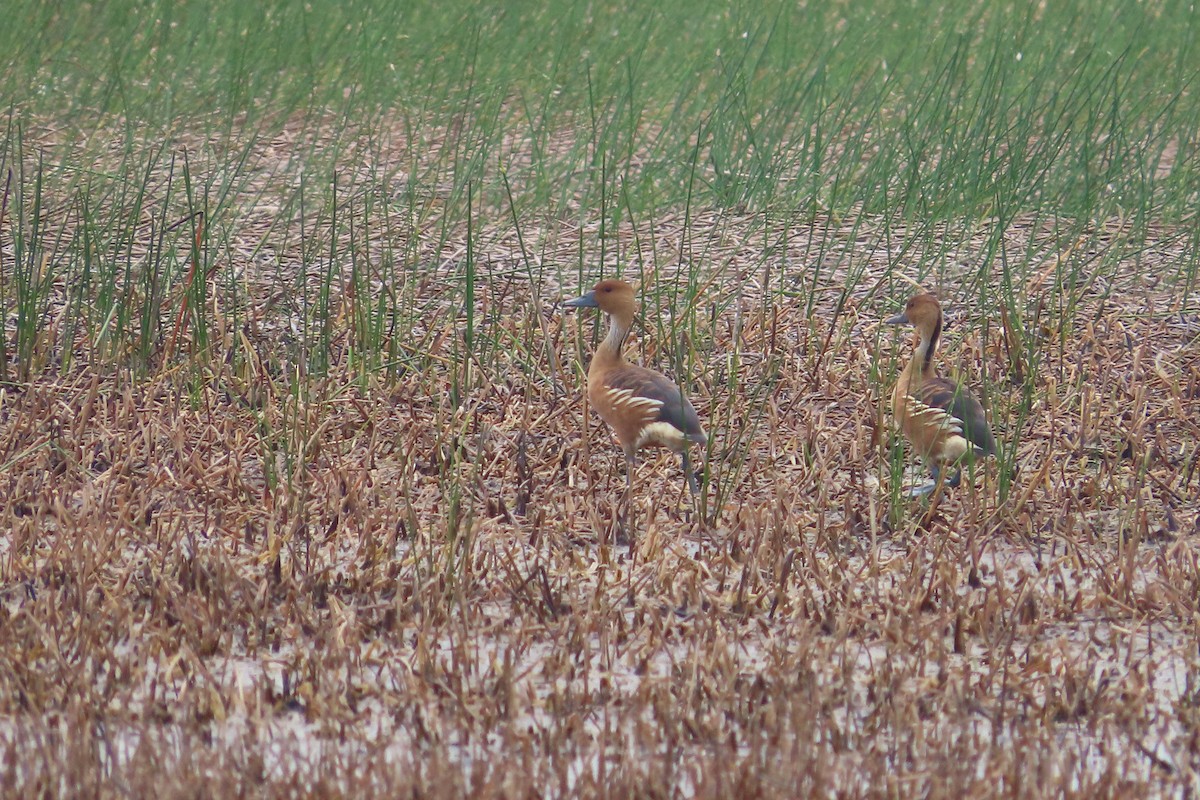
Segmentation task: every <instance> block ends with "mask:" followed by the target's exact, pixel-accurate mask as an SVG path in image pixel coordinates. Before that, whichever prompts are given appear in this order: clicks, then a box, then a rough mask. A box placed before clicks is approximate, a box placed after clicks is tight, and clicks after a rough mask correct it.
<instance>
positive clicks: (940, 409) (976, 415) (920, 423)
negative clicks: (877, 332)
mask: <svg viewBox="0 0 1200 800" xmlns="http://www.w3.org/2000/svg"><path fill="white" fill-rule="evenodd" d="M886 323H887V324H888V325H912V326H913V327H914V328H916V329H917V333H918V334H919V335H920V337H921V339H920V343H919V344H918V345H917V349H916V352H914V353H913V357H912V360H911V361H909V362H908V366H906V367H905V368H904V371H903V372H901V373H900V377H899V379H897V381H896V388H895V389H894V390H893V391H892V415H893V417H894V418H895V419H896V420H897V421H898V422H899V424H900V429H901V430H902V431H903V432H904V436H905V438H907V439H908V441H909V442H911V443H912V446H913V447H914V448H916V450H917V452H918V453H920V454H921V456H922V457H923V458H924V459H925V460H926V462H928V463H929V465H930V467H931V470H932V473H933V483H932V484H930V485H927V486H925V487H919V488H916V489H913V490H912V491H911V493H912V494H914V495H920V494H926V493H928V492H930V491H933V489H934V488H936V486H937V483H938V480H939V478H940V475H941V468H942V467H944V466H947V465H955V466H956V467H957V469H956V471H955V473H954V476H953V477H952V478H951V479H950V480H949V481H948V482H947V483H948V485H950V486H957V485H958V483H959V480H960V479H961V478H962V468H961V466H959V464H960V462H961V461H962V459H963V457H964V456H966V455H967V454H968V453H971V454H972V455H973V456H976V457H982V456H990V455H995V453H996V442H995V440H994V439H993V438H992V431H991V429H990V428H988V423H987V418H986V417H985V416H984V413H983V406H981V405H980V404H979V401H978V400H976V399H975V398H974V397H972V396H971V395H969V394H967V392H966V390H965V389H964V388H963V387H961V386H957V385H956V384H954V383H953V382H952V381H949V380H947V379H945V378H942V377H940V376H939V375H938V374H937V371H936V370H935V369H934V366H933V354H934V351H935V350H936V349H937V344H938V338H939V337H940V336H941V333H942V307H941V305H939V304H938V301H937V298H936V297H934V296H933V295H931V294H919V295H917V296H915V297H913V298H912V299H911V300H909V301H908V305H906V306H905V307H904V312H903V313H902V314H897V315H896V316H894V317H891V318H889V319H887V320H886Z"/></svg>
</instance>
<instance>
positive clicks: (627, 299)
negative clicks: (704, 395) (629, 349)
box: [563, 280, 708, 493]
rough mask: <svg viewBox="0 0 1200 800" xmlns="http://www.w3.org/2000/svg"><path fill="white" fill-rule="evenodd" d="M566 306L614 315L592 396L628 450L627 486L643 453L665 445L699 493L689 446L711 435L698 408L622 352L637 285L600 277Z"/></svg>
mask: <svg viewBox="0 0 1200 800" xmlns="http://www.w3.org/2000/svg"><path fill="white" fill-rule="evenodd" d="M563 305H564V306H567V307H569V308H599V309H600V310H601V311H603V312H604V313H605V314H607V315H608V319H609V328H608V336H606V337H605V339H604V341H603V342H601V344H600V347H599V348H597V350H596V354H595V355H594V356H592V363H591V365H590V366H589V367H588V399H589V400H590V401H591V403H592V406H593V407H594V408H595V409H596V411H597V412H598V413H599V414H600V417H601V419H603V420H604V421H605V422H607V423H608V424H609V425H610V426H611V427H612V429H613V431H615V432H616V434H617V439H618V440H620V442H621V449H623V450H624V451H625V487H626V490H627V491H628V489H629V488H630V486H631V485H632V481H633V478H632V471H633V467H634V464H636V463H637V451H638V450H640V449H641V448H643V447H647V446H650V445H661V446H663V447H667V448H669V449H670V450H673V451H674V452H676V453H678V454H679V456H680V458H681V459H682V461H683V471H684V474H685V475H687V481H688V487H689V488H690V489H691V490H692V492H693V493H697V492H699V487H698V486H697V484H696V476H695V475H693V474H692V471H691V469H690V467H689V465H688V446H689V445H691V444H692V443H696V444H701V445H703V444H705V443H706V442H708V436H706V435H705V433H704V428H703V427H701V425H700V418H699V417H698V416H696V409H694V408H693V407H692V404H691V403H690V402H689V401H688V399H687V398H686V397H685V396H684V395H683V391H682V390H681V389H680V388H679V385H678V384H676V383H675V382H674V381H672V380H670V379H669V378H667V376H665V375H662V374H661V373H658V372H655V371H654V370H652V369H646V368H645V367H639V366H637V365H636V364H630V363H628V362H627V361H626V360H625V359H624V358H623V357H622V355H621V346H622V345H623V344H624V343H625V337H626V336H627V335H628V334H629V329H630V328H631V327H633V317H634V314H635V313H636V311H637V302H636V301H635V300H634V295H633V287H632V286H630V285H629V284H628V283H626V282H625V281H620V280H606V281H600V282H599V283H597V284H596V285H595V287H594V288H593V289H592V290H591V291H590V292H588V293H587V294H585V295H583V296H582V297H577V298H575V299H574V300H567V301H566V302H564V303H563Z"/></svg>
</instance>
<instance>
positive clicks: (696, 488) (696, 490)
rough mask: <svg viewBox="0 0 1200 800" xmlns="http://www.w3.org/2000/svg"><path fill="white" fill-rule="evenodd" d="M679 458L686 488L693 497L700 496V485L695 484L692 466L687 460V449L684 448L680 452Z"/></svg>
mask: <svg viewBox="0 0 1200 800" xmlns="http://www.w3.org/2000/svg"><path fill="white" fill-rule="evenodd" d="M679 458H680V460H681V461H683V474H684V475H686V476H687V482H688V488H689V489H691V490H692V494H693V495H698V494H700V484H699V483H697V482H696V473H694V472H692V464H691V461H690V460H689V459H688V451H687V448H684V449H683V451H682V452H680V454H679Z"/></svg>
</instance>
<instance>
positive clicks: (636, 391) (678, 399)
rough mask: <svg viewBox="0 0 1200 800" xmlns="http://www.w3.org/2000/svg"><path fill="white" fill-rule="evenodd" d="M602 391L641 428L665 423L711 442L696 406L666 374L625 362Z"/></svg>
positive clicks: (622, 414)
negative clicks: (694, 406) (693, 405)
mask: <svg viewBox="0 0 1200 800" xmlns="http://www.w3.org/2000/svg"><path fill="white" fill-rule="evenodd" d="M602 391H603V392H604V395H605V400H606V404H607V405H608V406H609V408H610V409H611V410H612V411H613V412H614V413H615V414H616V415H618V416H620V417H621V418H623V419H624V420H625V421H628V422H634V421H636V422H637V423H638V424H639V425H640V426H641V427H649V426H650V425H654V424H662V423H665V424H667V425H670V426H672V427H673V428H675V429H676V430H677V431H679V435H680V436H681V437H682V438H684V439H686V440H687V441H691V442H700V443H704V442H707V441H708V437H707V436H706V435H705V433H704V428H703V426H701V424H700V417H699V416H698V415H697V414H696V409H695V408H693V407H692V404H691V402H690V401H689V400H688V399H687V397H685V396H684V395H683V392H682V391H681V390H680V388H679V386H678V385H677V384H676V383H675V382H674V381H672V380H670V379H668V378H667V377H666V376H665V375H662V374H660V373H657V372H655V371H654V370H651V369H646V368H645V367H639V366H636V365H634V364H624V365H622V366H620V367H618V368H617V369H614V370H612V371H611V372H609V373H608V374H607V375H606V376H605V379H604V384H603V388H602Z"/></svg>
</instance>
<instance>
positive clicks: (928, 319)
mask: <svg viewBox="0 0 1200 800" xmlns="http://www.w3.org/2000/svg"><path fill="white" fill-rule="evenodd" d="M941 321H942V306H941V304H940V303H938V300H937V298H936V297H934V296H933V295H931V294H919V295H916V296H915V297H912V298H911V299H909V301H908V304H907V305H905V306H904V311H903V313H900V314H897V315H896V316H894V317H888V318H887V319H885V320H884V322H885V323H886V324H888V325H912V326H913V327H914V328H916V329H917V330H918V331H921V332H922V333H924V332H927V331H932V330H934V329H936V328H938V327H939V326H940V325H941Z"/></svg>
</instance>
